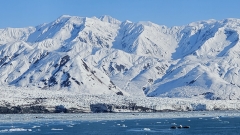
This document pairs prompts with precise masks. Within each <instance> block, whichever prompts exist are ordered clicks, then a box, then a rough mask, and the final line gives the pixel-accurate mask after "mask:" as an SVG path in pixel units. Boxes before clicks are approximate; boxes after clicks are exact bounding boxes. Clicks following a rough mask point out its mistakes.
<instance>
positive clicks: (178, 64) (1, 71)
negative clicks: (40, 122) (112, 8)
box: [0, 15, 240, 112]
mask: <svg viewBox="0 0 240 135" xmlns="http://www.w3.org/2000/svg"><path fill="white" fill-rule="evenodd" d="M239 26H240V20H239V19H234V18H229V19H224V20H220V21H218V20H206V21H199V22H193V23H190V24H187V25H185V26H174V27H171V28H168V27H166V26H164V25H157V24H154V23H152V22H137V23H133V22H131V21H119V20H117V19H115V18H112V17H110V16H102V17H91V18H89V17H78V16H69V15H63V16H61V17H59V18H57V19H56V20H54V21H53V22H50V23H44V24H41V25H38V26H36V27H26V28H6V29H0V85H1V89H0V98H1V100H0V103H1V105H2V106H3V107H5V108H2V110H3V111H5V112H8V111H13V112H21V111H22V112H24V109H23V108H21V107H25V109H27V110H25V111H26V112H28V111H29V109H30V110H32V111H34V109H36V108H37V109H40V110H41V111H42V112H48V111H50V112H54V111H57V112H59V111H60V112H61V111H70V110H71V112H74V111H75V112H76V111H77V112H81V111H82V112H98V111H106V112H109V111H110V112H120V111H121V112H124V111H160V110H161V111H163V110H165V111H167V110H168V111H169V110H178V111H190V110H236V109H239V105H238V103H237V102H238V100H239V99H240V82H239V80H240V76H239V74H240V55H239V54H240V51H239V50H240V42H239V33H240V27H239ZM19 106H21V107H20V108H19ZM11 107H14V108H11ZM69 109H70V110H69Z"/></svg>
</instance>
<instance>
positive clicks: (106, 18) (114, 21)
mask: <svg viewBox="0 0 240 135" xmlns="http://www.w3.org/2000/svg"><path fill="white" fill-rule="evenodd" d="M99 19H100V20H101V21H103V22H108V23H112V24H120V23H121V21H119V20H117V19H115V18H113V17H111V16H109V15H104V16H100V17H99Z"/></svg>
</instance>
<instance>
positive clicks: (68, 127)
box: [0, 114, 240, 135]
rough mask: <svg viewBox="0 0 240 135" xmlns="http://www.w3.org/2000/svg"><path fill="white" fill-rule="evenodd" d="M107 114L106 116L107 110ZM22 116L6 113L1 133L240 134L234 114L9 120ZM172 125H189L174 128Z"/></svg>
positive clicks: (93, 134)
mask: <svg viewBox="0 0 240 135" xmlns="http://www.w3.org/2000/svg"><path fill="white" fill-rule="evenodd" d="M52 115H54V114H52ZM101 115H104V114H101ZM105 115H106V117H107V115H108V114H105ZM19 116H21V115H17V116H16V115H14V116H12V117H11V115H8V116H7V117H6V116H4V119H5V120H4V121H1V122H0V135H1V134H3V135H5V134H6V135H240V117H232V116H224V117H193V118H141V119H138V117H135V116H134V118H133V119H127V120H96V119H93V120H86V119H85V120H78V119H76V120H74V119H71V120H64V117H66V116H67V115H64V117H62V118H58V119H56V118H54V117H53V118H52V117H50V118H49V117H48V118H45V117H40V116H39V117H38V115H34V117H31V118H29V117H28V119H27V118H24V117H26V116H22V118H21V119H20V120H18V121H7V119H8V118H13V117H16V118H17V117H19ZM41 116H42V115H41ZM122 117H124V114H122ZM0 118H3V117H0ZM90 119H91V118H90ZM11 120H12V119H11ZM172 125H176V126H179V125H183V126H190V128H189V129H183V128H182V129H171V128H170V127H171V126H172Z"/></svg>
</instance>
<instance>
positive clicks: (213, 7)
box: [0, 0, 240, 28]
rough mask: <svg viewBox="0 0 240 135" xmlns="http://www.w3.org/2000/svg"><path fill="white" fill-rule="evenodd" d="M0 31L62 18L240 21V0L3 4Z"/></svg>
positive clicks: (2, 0)
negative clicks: (101, 17)
mask: <svg viewBox="0 0 240 135" xmlns="http://www.w3.org/2000/svg"><path fill="white" fill-rule="evenodd" d="M0 5H1V8H0V28H5V27H26V26H36V25H38V24H42V23H48V22H51V21H54V20H55V19H56V18H58V17H59V16H61V15H64V14H65V15H72V16H81V17H92V16H97V17H98V16H101V15H110V16H112V17H114V18H116V19H118V20H120V21H124V20H130V21H133V22H138V21H151V22H154V23H157V24H160V25H166V26H169V27H171V26H175V25H177V26H180V25H186V24H188V23H191V22H194V21H199V20H208V19H217V20H222V19H225V18H240V11H239V9H240V0H0Z"/></svg>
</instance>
